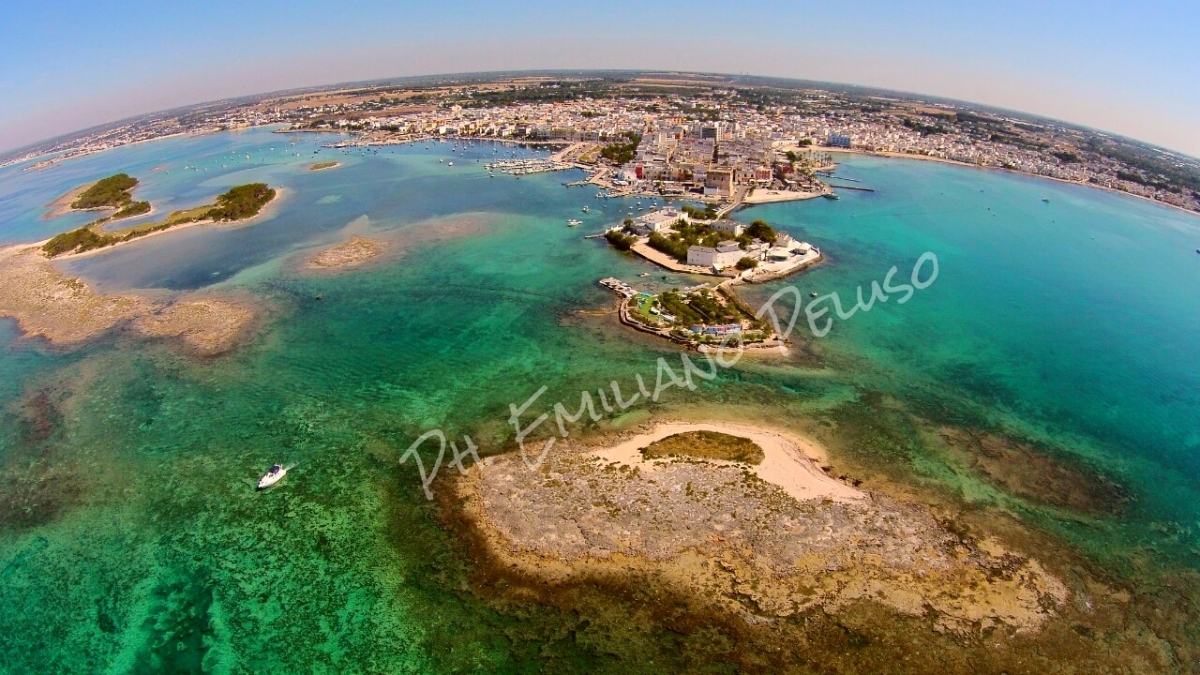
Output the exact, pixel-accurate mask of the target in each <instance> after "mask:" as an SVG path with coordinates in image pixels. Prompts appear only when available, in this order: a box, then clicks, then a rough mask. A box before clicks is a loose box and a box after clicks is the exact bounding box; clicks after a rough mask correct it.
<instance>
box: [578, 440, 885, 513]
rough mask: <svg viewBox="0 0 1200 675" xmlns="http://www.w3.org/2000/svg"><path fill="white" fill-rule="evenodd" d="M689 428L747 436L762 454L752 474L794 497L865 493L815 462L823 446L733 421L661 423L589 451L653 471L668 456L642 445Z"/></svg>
mask: <svg viewBox="0 0 1200 675" xmlns="http://www.w3.org/2000/svg"><path fill="white" fill-rule="evenodd" d="M693 431H715V432H717V433H724V434H729V435H731V436H738V437H740V438H747V439H749V440H751V441H753V442H754V443H755V444H756V445H758V447H760V448H762V450H763V454H764V455H765V458H764V459H763V461H762V462H760V463H758V464H756V465H753V466H750V467H748V468H749V470H750V471H752V472H753V473H754V474H755V475H756V476H758V477H759V478H760V479H762V480H763V481H765V482H767V483H770V484H772V485H778V486H779V487H781V488H783V491H784V492H786V493H787V494H788V495H790V496H791V497H792V498H793V499H795V500H796V501H804V500H806V499H833V500H838V501H846V500H857V499H862V498H863V497H864V496H865V495H864V494H863V493H862V492H860V491H858V490H856V489H854V488H852V487H850V486H849V485H845V484H844V483H841V482H838V481H837V480H834V479H833V478H831V477H829V476H828V475H826V474H825V472H824V471H822V470H821V469H820V467H819V466H818V465H819V464H821V463H825V462H827V461H828V457H827V455H826V453H825V450H824V448H822V447H821V446H820V445H818V444H817V443H816V442H814V441H811V440H808V439H801V438H797V437H794V436H787V435H784V434H781V433H778V432H774V431H765V430H762V429H757V428H754V427H747V426H742V425H736V424H726V423H721V424H686V423H664V424H659V425H658V426H656V427H654V429H653V430H652V431H650V432H648V433H644V434H639V435H637V436H634V437H633V438H630V439H629V440H626V441H624V442H622V443H620V444H618V445H615V446H613V447H611V448H607V449H605V450H599V451H596V452H595V453H593V454H594V455H595V456H596V457H599V458H601V459H604V460H607V461H610V462H616V463H618V464H621V465H625V466H638V467H641V468H643V469H645V470H649V471H653V470H655V468H656V467H658V466H662V465H667V464H669V463H670V462H671V460H662V459H657V460H647V459H644V458H643V457H642V454H641V450H642V448H644V447H646V446H648V445H650V444H651V443H654V442H656V441H661V440H663V439H665V438H667V437H669V436H674V435H676V434H684V433H689V432H693ZM704 461H707V462H713V463H716V464H726V465H735V464H736V462H723V461H722V460H718V459H706V460H704Z"/></svg>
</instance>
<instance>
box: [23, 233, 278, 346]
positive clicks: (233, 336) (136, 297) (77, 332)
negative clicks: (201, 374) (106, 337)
mask: <svg viewBox="0 0 1200 675" xmlns="http://www.w3.org/2000/svg"><path fill="white" fill-rule="evenodd" d="M257 315H258V312H257V311H256V310H255V309H254V308H252V307H251V306H250V305H249V303H245V302H240V301H236V300H232V299H220V298H211V297H195V296H188V295H184V296H179V297H176V298H173V299H170V300H161V299H153V298H150V297H147V296H145V295H140V294H136V293H127V294H122V295H105V294H103V293H100V292H98V291H96V290H95V289H93V288H91V287H90V286H89V285H88V284H87V283H85V282H84V281H82V280H80V279H71V278H68V277H66V276H65V275H64V274H63V273H62V272H61V271H59V269H58V268H57V267H55V265H54V263H52V262H50V261H49V260H47V259H46V257H45V256H44V255H42V252H41V250H40V247H39V246H37V245H32V246H31V245H20V246H10V247H8V248H4V249H0V317H9V318H13V319H15V320H16V321H17V326H18V327H19V328H20V330H21V332H22V333H23V334H24V335H25V336H26V337H41V338H44V339H45V340H46V341H47V342H49V343H50V344H52V345H55V346H59V347H70V346H74V345H77V344H80V343H83V342H85V341H88V340H90V339H93V338H96V337H98V336H100V335H102V334H104V333H107V332H108V331H110V330H113V329H116V328H119V327H121V326H124V325H126V324H130V325H131V326H132V328H133V333H134V334H135V335H137V336H140V337H176V338H180V340H181V343H183V344H185V345H186V346H187V348H188V349H187V350H188V351H190V352H194V353H199V354H204V355H213V354H219V353H222V352H224V351H228V350H229V349H230V348H232V346H233V345H234V344H235V343H236V342H237V340H238V338H239V337H240V336H241V335H243V334H244V333H245V331H246V328H247V327H248V326H249V325H250V324H251V323H252V322H253V320H254V319H255V317H256V316H257Z"/></svg>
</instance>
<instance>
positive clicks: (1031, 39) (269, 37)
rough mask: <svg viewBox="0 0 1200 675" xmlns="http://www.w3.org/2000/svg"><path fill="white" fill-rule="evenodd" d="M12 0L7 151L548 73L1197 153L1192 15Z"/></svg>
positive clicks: (1198, 43) (1174, 9) (2, 142)
mask: <svg viewBox="0 0 1200 675" xmlns="http://www.w3.org/2000/svg"><path fill="white" fill-rule="evenodd" d="M172 5H173V3H163V2H121V1H119V0H118V1H115V2H108V3H103V2H94V1H93V2H74V1H70V0H68V1H64V2H56V3H30V2H16V1H15V0H0V17H2V19H0V150H6V149H11V148H14V147H18V146H22V145H26V144H29V143H32V142H34V141H38V140H41V139H43V138H46V137H49V136H53V135H57V134H60V133H64V132H68V131H73V130H76V129H80V128H83V127H87V126H91V125H93V124H98V123H102V122H108V121H113V120H116V119H120V118H122V117H127V116H129V115H133V114H137V113H142V112H150V111H153V110H159V109H163V108H169V107H174V106H177V105H183V104H189V103H198V102H202V101H207V100H212V99H216V98H222V97H226V96H235V95H243V94H251V93H257V92H264V91H271V90H276V89H283V88H289V87H295V86H301V85H314V84H325V83H332V82H340V81H347V80H362V79H371V78H379V77H390V76H402V75H421V74H431V73H449V72H462V71H479V70H509V69H535V68H649V69H657V68H669V69H680V70H705V71H719V72H749V73H753V74H758V75H776V76H784V77H797V78H805V79H815V80H829V81H836V82H847V83H854V84H864V85H873V86H882V87H888V88H894V89H901V90H907V91H913V92H918V93H926V94H936V95H942V96H949V97H953V98H960V99H964V100H969V101H977V102H982V103H989V104H993V105H1000V106H1004V107H1008V108H1013V109H1017V110H1024V111H1028V112H1033V113H1039V114H1043V115H1048V116H1052V117H1057V118H1060V119H1064V120H1067V121H1070V122H1076V123H1080V124H1086V125H1089V126H1093V127H1097V128H1100V129H1105V130H1109V131H1114V132H1117V133H1122V134H1125V135H1128V136H1132V137H1134V138H1139V139H1142V140H1146V141H1150V142H1153V143H1158V144H1160V145H1164V146H1166V147H1169V148H1173V149H1176V150H1181V151H1184V152H1187V153H1189V154H1192V155H1197V156H1200V85H1198V84H1197V81H1198V80H1200V39H1198V38H1200V9H1198V8H1197V5H1196V4H1195V0H1190V2H1183V1H1177V2H1154V1H1152V2H1139V3H1133V2H1128V3H1113V2H1107V1H1105V0H1095V1H1093V2H1081V1H1077V0H1068V1H1065V2H1057V3H1043V2H1032V1H1029V0H1014V1H1011V2H1005V3H1001V2H994V1H993V2H976V1H975V0H959V1H943V0H938V1H935V2H925V3H920V2H915V3H914V2H894V3H886V4H885V3H882V2H864V1H858V0H844V1H841V2H829V1H828V0H824V1H822V2H807V1H793V2H773V1H764V2H757V3H740V2H709V1H707V0H696V1H694V2H686V3H685V2H675V1H673V0H672V1H668V2H628V1H626V0H602V1H600V2H592V3H586V4H583V3H572V2H563V1H561V0H558V1H555V2H541V1H538V2H508V3H500V2H466V1H463V0H443V1H441V2H420V3H415V2H377V1H375V0H361V1H359V2H354V3H340V2H330V1H328V0H326V1H325V2H309V1H307V0H292V1H290V2H277V1H274V0H271V1H264V2H248V1H243V2H229V1H226V0H216V1H209V2H204V3H195V4H191V3H189V4H188V5H186V6H184V5H183V4H182V3H180V4H179V5H178V6H172Z"/></svg>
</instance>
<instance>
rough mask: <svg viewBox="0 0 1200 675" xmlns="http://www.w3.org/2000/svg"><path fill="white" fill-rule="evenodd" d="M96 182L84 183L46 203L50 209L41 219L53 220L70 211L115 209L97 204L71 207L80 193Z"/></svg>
mask: <svg viewBox="0 0 1200 675" xmlns="http://www.w3.org/2000/svg"><path fill="white" fill-rule="evenodd" d="M95 184H96V182H95V181H92V182H91V183H84V184H83V185H79V186H77V187H74V188H72V189H70V190H68V191H67V192H66V193H65V194H63V195H62V196H61V197H59V198H58V199H55V200H54V201H52V202H50V203H49V204H46V206H45V207H44V208H47V209H49V211H46V212H45V213H43V214H42V217H41V218H40V220H53V219H55V218H58V217H60V216H65V215H67V214H68V213H82V212H85V211H106V210H111V211H115V210H116V209H115V208H113V207H111V206H96V207H93V208H90V209H73V208H71V204H72V203H74V201H75V200H76V199H78V198H79V195H81V194H83V193H84V192H86V191H87V189H88V188H90V187H91V186H93V185H95Z"/></svg>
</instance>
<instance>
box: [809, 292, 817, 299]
mask: <svg viewBox="0 0 1200 675" xmlns="http://www.w3.org/2000/svg"><path fill="white" fill-rule="evenodd" d="M809 295H811V296H813V297H814V298H815V297H817V292H816V291H813V292H812V293H809Z"/></svg>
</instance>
